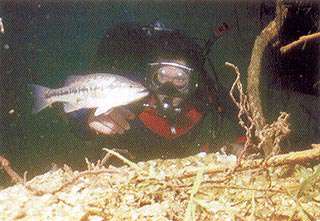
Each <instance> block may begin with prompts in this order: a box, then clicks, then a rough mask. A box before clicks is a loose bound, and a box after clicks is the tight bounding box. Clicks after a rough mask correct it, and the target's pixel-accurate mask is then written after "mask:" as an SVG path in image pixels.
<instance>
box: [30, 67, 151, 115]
mask: <svg viewBox="0 0 320 221" xmlns="http://www.w3.org/2000/svg"><path fill="white" fill-rule="evenodd" d="M148 94H149V92H148V91H147V89H146V88H145V87H144V86H143V85H142V84H140V83H138V82H134V81H131V80H129V79H127V78H125V77H123V76H120V75H114V74H107V73H97V74H88V75H72V76H69V77H68V79H67V80H66V81H65V86H64V87H61V88H57V89H50V88H47V87H43V86H40V85H33V95H34V97H35V104H34V107H33V112H34V113H37V112H39V111H41V110H43V109H45V108H46V107H48V106H50V105H51V104H53V103H56V102H62V103H64V111H65V112H66V113H69V112H73V111H76V110H79V109H81V108H96V111H95V113H94V115H95V116H98V115H101V114H103V113H108V112H110V111H111V110H112V109H113V108H115V107H118V106H122V105H127V104H129V103H132V102H135V101H138V100H140V99H142V98H144V97H146V96H147V95H148Z"/></svg>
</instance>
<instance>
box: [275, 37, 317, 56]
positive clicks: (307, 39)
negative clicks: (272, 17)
mask: <svg viewBox="0 0 320 221" xmlns="http://www.w3.org/2000/svg"><path fill="white" fill-rule="evenodd" d="M319 39H320V32H317V33H313V34H310V35H303V36H300V37H299V39H298V40H296V41H294V42H291V43H290V44H287V45H285V46H282V47H281V48H280V52H281V54H285V53H288V51H291V50H292V49H294V48H296V47H298V46H299V45H302V44H305V43H307V42H310V41H314V40H319Z"/></svg>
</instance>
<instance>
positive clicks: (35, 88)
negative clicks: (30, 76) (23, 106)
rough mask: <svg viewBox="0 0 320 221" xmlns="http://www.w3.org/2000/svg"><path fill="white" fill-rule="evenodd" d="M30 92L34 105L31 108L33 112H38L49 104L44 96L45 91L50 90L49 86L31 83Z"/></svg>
mask: <svg viewBox="0 0 320 221" xmlns="http://www.w3.org/2000/svg"><path fill="white" fill-rule="evenodd" d="M31 86H32V94H33V97H34V106H33V108H32V112H33V113H38V112H40V111H41V110H43V109H45V108H46V107H48V106H50V105H51V103H50V102H49V101H48V99H47V98H46V96H45V95H46V92H47V91H48V90H50V88H47V87H43V86H40V85H36V84H32V85H31Z"/></svg>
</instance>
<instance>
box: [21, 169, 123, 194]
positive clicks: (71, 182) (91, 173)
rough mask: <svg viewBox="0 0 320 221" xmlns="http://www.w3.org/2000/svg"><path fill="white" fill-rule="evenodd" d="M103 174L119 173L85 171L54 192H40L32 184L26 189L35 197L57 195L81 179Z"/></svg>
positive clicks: (101, 170) (106, 170) (102, 170)
mask: <svg viewBox="0 0 320 221" xmlns="http://www.w3.org/2000/svg"><path fill="white" fill-rule="evenodd" d="M102 173H110V174H115V173H119V172H118V171H116V170H114V169H100V170H87V171H83V172H81V173H79V174H78V175H77V176H74V177H73V178H71V180H70V181H68V182H66V183H64V184H63V185H61V186H60V187H59V188H57V189H55V190H52V191H44V190H38V189H35V188H33V187H32V186H31V185H30V184H26V185H24V186H25V188H26V189H28V190H29V191H31V192H32V193H33V194H34V195H36V196H41V195H44V194H48V193H49V194H55V193H58V192H60V191H62V190H63V189H65V188H66V187H68V186H70V185H72V184H74V183H75V182H76V181H78V180H79V178H81V177H84V176H89V175H99V174H102Z"/></svg>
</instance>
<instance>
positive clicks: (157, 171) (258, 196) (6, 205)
mask: <svg viewBox="0 0 320 221" xmlns="http://www.w3.org/2000/svg"><path fill="white" fill-rule="evenodd" d="M110 153H111V154H113V153H114V151H111V152H110V151H108V154H110ZM117 155H118V156H120V155H119V154H117ZM121 158H122V160H123V159H124V157H122V156H121ZM319 160H320V146H319V145H314V147H313V149H310V150H306V151H301V152H293V153H289V154H283V155H277V156H274V157H271V158H269V159H268V160H267V161H263V160H262V159H261V160H244V161H243V163H242V164H241V166H237V167H236V168H235V166H236V165H237V163H236V162H237V158H236V157H235V156H234V155H227V154H224V153H213V154H208V155H206V156H200V155H195V156H190V157H188V158H183V159H171V160H151V161H147V162H139V163H137V164H135V163H134V162H131V161H129V160H125V161H124V162H125V163H129V164H130V165H129V166H127V165H125V166H122V167H114V166H112V165H110V166H108V167H105V166H103V165H101V163H100V162H99V164H93V163H90V165H88V170H86V171H82V172H78V171H73V170H72V169H71V168H70V167H68V166H65V167H64V168H60V169H56V170H51V171H49V172H47V173H46V174H43V175H41V176H37V177H35V178H33V179H32V180H30V181H28V182H26V183H25V184H16V185H14V186H12V187H9V188H6V189H4V190H1V191H0V220H248V219H253V220H315V219H319V218H320V203H319V201H320V182H319V179H320V176H319V171H320V170H319V168H320V164H319ZM306 162H309V163H308V164H307V163H306ZM310 162H313V164H310ZM87 163H88V161H87ZM133 165H134V166H133ZM230 171H232V172H230ZM12 202H15V203H14V204H12Z"/></svg>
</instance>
